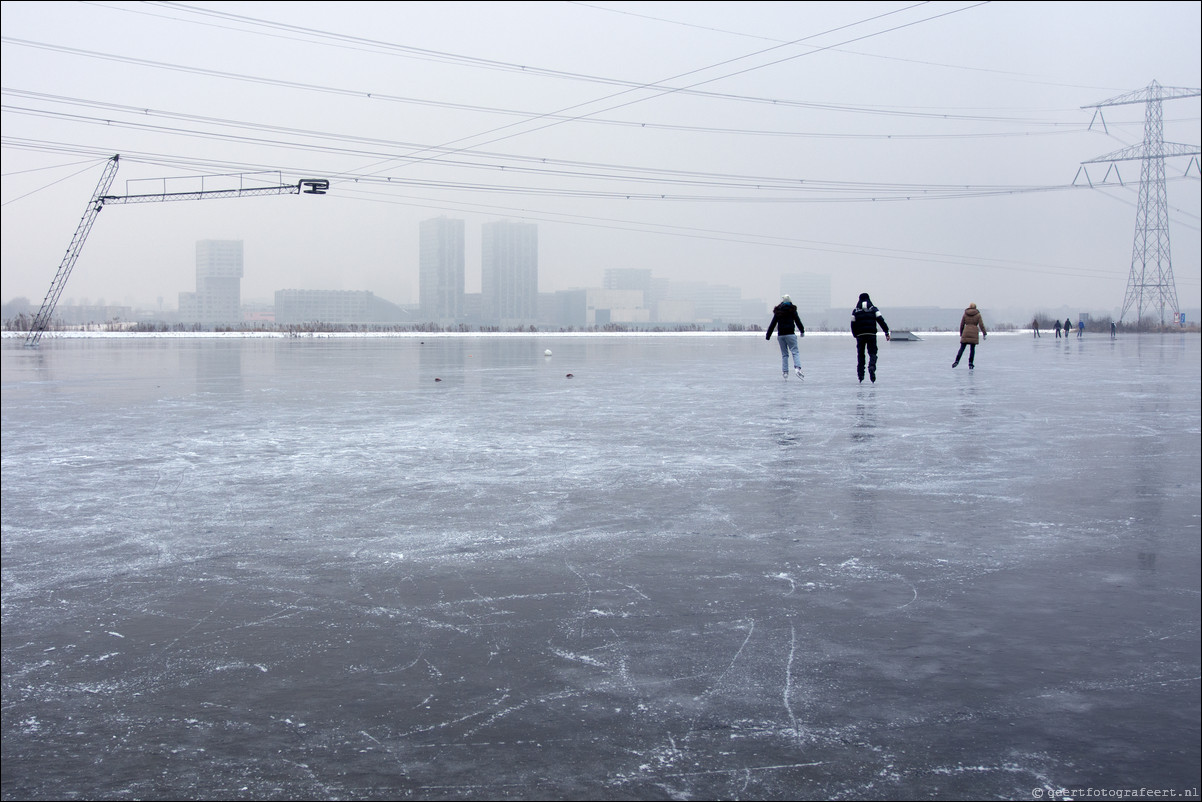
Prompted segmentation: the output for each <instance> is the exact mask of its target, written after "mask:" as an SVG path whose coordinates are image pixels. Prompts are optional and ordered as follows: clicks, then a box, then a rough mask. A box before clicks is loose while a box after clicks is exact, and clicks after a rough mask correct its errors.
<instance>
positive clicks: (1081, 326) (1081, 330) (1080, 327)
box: [1077, 320, 1085, 340]
mask: <svg viewBox="0 0 1202 802" xmlns="http://www.w3.org/2000/svg"><path fill="white" fill-rule="evenodd" d="M1084 335H1085V321H1084V320H1078V321H1077V339H1078V340H1079V339H1081V338H1082V337H1083V336H1084Z"/></svg>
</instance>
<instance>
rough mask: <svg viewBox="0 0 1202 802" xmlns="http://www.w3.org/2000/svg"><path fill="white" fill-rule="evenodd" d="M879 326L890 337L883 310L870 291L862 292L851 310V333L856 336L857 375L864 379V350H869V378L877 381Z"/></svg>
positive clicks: (887, 337)
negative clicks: (876, 304) (870, 296)
mask: <svg viewBox="0 0 1202 802" xmlns="http://www.w3.org/2000/svg"><path fill="white" fill-rule="evenodd" d="M877 326H880V327H881V331H883V332H885V339H886V340H888V339H889V324H887V323H886V322H885V318H884V317H883V316H882V315H881V310H879V309H877V308H876V307H875V306H873V305H872V299H871V298H869V297H868V293H866V292H862V293H860V300H859V302H858V303H856V308H855V309H853V310H851V333H852V334H853V335H855V338H856V375H857V376H859V377H860V381H864V352H865V351H867V352H868V378H869V379H871V380H872V381H874V382H875V381H876V330H877Z"/></svg>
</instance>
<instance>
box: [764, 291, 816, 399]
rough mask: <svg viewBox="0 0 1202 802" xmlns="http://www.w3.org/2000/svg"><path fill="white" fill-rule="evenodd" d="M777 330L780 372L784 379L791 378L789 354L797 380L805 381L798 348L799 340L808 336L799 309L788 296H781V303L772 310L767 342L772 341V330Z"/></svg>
mask: <svg viewBox="0 0 1202 802" xmlns="http://www.w3.org/2000/svg"><path fill="white" fill-rule="evenodd" d="M773 329H776V341H777V342H778V343H780V370H781V373H782V374H783V375H784V377H785V378H786V379H787V378H789V354H792V355H793V369H794V370H796V371H797V378H799V379H804V378H805V374H804V373H802V372H801V354H800V352H799V351H798V348H797V338H798V337H799V336H800V337H804V336H806V327H805V326H803V325H801V318H800V317H798V316H797V307H796V306H795V305H794V304H793V300H792V299H791V298H789V296H788V295H783V296H781V300H780V303H779V304H777V305H776V306H775V307H773V309H772V322H771V323H769V324H768V333H767V334H765V335H764V339H765V340H771V339H772V330H773Z"/></svg>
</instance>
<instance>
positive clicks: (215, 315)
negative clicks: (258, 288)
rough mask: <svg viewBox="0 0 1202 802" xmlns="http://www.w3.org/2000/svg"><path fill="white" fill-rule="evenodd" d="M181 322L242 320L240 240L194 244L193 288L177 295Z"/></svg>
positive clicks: (239, 321)
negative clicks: (194, 277)
mask: <svg viewBox="0 0 1202 802" xmlns="http://www.w3.org/2000/svg"><path fill="white" fill-rule="evenodd" d="M179 317H180V320H181V321H182V322H184V323H202V324H204V325H209V326H213V325H234V324H237V323H241V322H242V241H241V240H214V239H209V240H201V241H199V242H197V243H196V291H195V292H181V293H180V294H179Z"/></svg>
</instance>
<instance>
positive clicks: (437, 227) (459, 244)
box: [418, 217, 465, 323]
mask: <svg viewBox="0 0 1202 802" xmlns="http://www.w3.org/2000/svg"><path fill="white" fill-rule="evenodd" d="M420 233H421V237H420V239H421V242H420V249H421V252H420V255H419V262H418V304H419V306H420V307H421V314H422V317H423V318H425V319H426V320H428V321H431V322H439V323H451V322H454V321H456V320H460V319H461V318H463V316H464V306H463V298H464V273H465V270H464V258H463V221H462V220H453V219H451V218H449V217H435V218H433V219H431V220H423V221H422V223H421V229H420Z"/></svg>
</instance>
